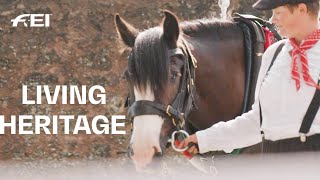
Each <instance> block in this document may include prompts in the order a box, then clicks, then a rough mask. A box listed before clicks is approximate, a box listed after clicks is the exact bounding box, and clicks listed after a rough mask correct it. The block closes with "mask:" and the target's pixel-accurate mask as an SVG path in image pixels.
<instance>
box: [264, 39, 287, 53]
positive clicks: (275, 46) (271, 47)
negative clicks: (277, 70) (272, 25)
mask: <svg viewBox="0 0 320 180" xmlns="http://www.w3.org/2000/svg"><path fill="white" fill-rule="evenodd" d="M287 41H288V39H282V40H280V41H277V42H275V43H273V44H272V45H271V46H269V47H268V48H267V49H266V51H265V52H264V53H265V54H266V55H270V54H274V53H275V51H276V50H277V49H278V47H279V46H280V44H283V43H286V42H287Z"/></svg>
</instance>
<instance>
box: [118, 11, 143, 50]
mask: <svg viewBox="0 0 320 180" xmlns="http://www.w3.org/2000/svg"><path fill="white" fill-rule="evenodd" d="M114 22H115V25H116V28H117V32H118V35H119V37H120V38H121V39H122V41H123V42H124V43H125V44H126V45H127V46H129V47H133V46H134V42H135V39H136V37H137V36H138V34H139V31H138V30H137V29H136V28H134V27H133V26H132V25H130V24H129V23H127V22H126V21H125V20H123V19H122V18H121V17H120V16H119V14H116V15H115V16H114Z"/></svg>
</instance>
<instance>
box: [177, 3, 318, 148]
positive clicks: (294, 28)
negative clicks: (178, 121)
mask: <svg viewBox="0 0 320 180" xmlns="http://www.w3.org/2000/svg"><path fill="white" fill-rule="evenodd" d="M253 8H255V9H258V10H271V9H272V13H273V14H272V17H271V20H272V23H274V24H275V25H276V26H277V27H278V30H279V33H280V34H281V35H282V36H283V37H286V38H285V39H283V40H281V41H279V42H277V43H275V44H273V45H272V46H270V47H269V48H268V49H267V50H266V51H265V53H264V54H263V56H262V64H261V68H260V72H259V76H258V80H257V86H256V92H255V101H254V104H253V105H252V110H250V111H249V112H247V113H244V114H242V115H241V116H238V117H236V118H235V119H233V120H230V121H227V122H219V123H217V124H214V125H213V126H211V127H210V128H208V129H205V130H201V131H198V132H196V133H195V134H193V135H191V136H189V137H188V138H186V139H184V140H183V141H182V142H181V143H180V145H179V147H178V148H185V147H187V146H188V145H189V148H188V151H189V152H190V153H198V151H199V153H205V152H208V151H225V152H226V153H229V152H231V151H233V150H234V149H237V148H244V147H249V146H252V145H256V144H258V143H260V142H264V143H265V142H269V143H270V145H271V146H272V144H274V145H273V146H277V147H275V149H276V151H281V150H279V146H282V148H289V147H291V148H293V150H292V151H296V150H298V149H299V150H303V151H304V150H306V151H308V150H320V134H319V133H320V111H318V112H316V116H315V118H314V121H313V123H312V125H311V127H310V129H309V131H308V133H306V134H305V136H304V134H301V133H300V132H299V129H300V127H301V124H302V120H303V118H304V116H305V114H306V111H307V109H308V107H309V105H310V102H311V101H312V99H313V96H314V95H315V92H316V89H320V88H319V84H318V78H319V79H320V76H319V75H320V42H318V40H319V39H320V23H319V0H277V1H274V0H258V1H257V2H256V3H255V4H254V5H253ZM282 43H284V46H283V47H282V49H281V51H280V53H279V54H278V55H277V56H276V59H275V61H274V63H273V65H272V67H271V69H270V70H268V68H269V66H270V64H271V60H272V58H273V56H274V54H275V51H276V49H277V48H278V47H279V45H280V44H282ZM259 104H260V105H259ZM318 106H319V103H318ZM213 108H214V107H213ZM260 108H261V109H260ZM260 111H261V117H262V118H261V119H262V122H260ZM302 137H306V138H302ZM304 141H305V142H304ZM195 143H196V144H197V145H198V147H196V146H191V147H190V144H195ZM290 143H291V144H292V143H296V145H294V146H292V145H290ZM264 147H266V146H264ZM198 148H199V149H198ZM284 151H290V150H284ZM270 152H271V150H270Z"/></svg>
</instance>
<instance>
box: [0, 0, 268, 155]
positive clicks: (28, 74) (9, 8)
mask: <svg viewBox="0 0 320 180" xmlns="http://www.w3.org/2000/svg"><path fill="white" fill-rule="evenodd" d="M254 2H255V0H231V3H230V6H229V9H228V12H229V14H232V13H233V12H239V13H247V14H253V15H257V16H259V17H263V18H266V19H268V18H269V17H270V12H258V11H255V10H253V9H252V8H251V5H252V4H253V3H254ZM163 9H168V10H170V11H172V12H174V13H175V14H176V15H177V16H178V17H179V19H180V20H181V21H186V20H193V19H198V18H210V17H220V13H221V10H220V8H219V6H218V0H158V1H155V0H135V1H129V0H94V1H93V0H92V1H89V0H52V1H45V0H43V1H38V0H17V1H15V0H0V114H1V115H5V117H6V119H9V117H10V115H49V116H50V115H64V114H66V115H75V116H77V115H86V116H87V117H88V119H91V118H92V117H94V116H96V115H105V116H107V117H109V119H110V117H111V115H116V114H126V109H125V108H124V107H123V106H124V101H125V98H126V95H127V89H126V88H127V87H126V82H125V80H123V79H122V74H123V72H124V69H125V67H126V66H127V62H126V57H127V54H126V53H127V51H126V47H125V46H124V45H123V44H122V43H121V42H120V41H119V40H118V36H117V33H116V29H115V26H114V23H113V15H114V14H115V13H119V14H120V15H121V16H122V17H123V18H124V19H126V20H127V21H128V22H130V23H132V24H133V25H134V26H135V27H137V28H138V29H140V30H143V29H147V28H150V27H153V26H157V25H159V23H160V22H161V20H162V18H163V14H162V13H161V10H163ZM36 13H38V14H52V16H51V19H50V21H51V22H50V27H49V28H25V27H23V26H21V25H22V24H20V26H18V27H17V28H14V27H12V24H11V22H10V21H11V19H14V18H15V17H17V16H18V15H20V14H36ZM22 84H25V85H28V86H29V95H30V98H32V97H33V98H34V97H35V87H36V85H49V86H50V87H54V86H56V85H87V86H88V87H90V86H93V85H101V86H103V87H104V88H105V89H106V91H107V93H106V94H107V104H106V105H91V104H90V103H88V104H87V105H61V103H58V104H56V105H47V104H42V105H23V104H22V100H21V95H22V93H21V92H22V90H21V88H22ZM124 122H126V121H124ZM72 126H73V125H72V124H71V128H72ZM59 128H60V130H61V129H63V127H61V126H59ZM125 130H126V132H127V134H126V135H87V134H84V133H82V134H81V133H80V134H78V135H63V134H62V133H60V134H59V135H45V134H44V133H43V134H41V135H18V134H16V135H11V134H10V132H9V133H6V134H5V135H0V160H18V161H21V160H23V161H29V160H65V159H76V160H77V159H82V160H83V159H84V160H86V159H89V160H94V159H101V158H106V159H109V158H110V159H118V158H122V157H124V152H125V150H126V146H127V143H128V140H129V137H130V126H129V123H127V122H126V129H125ZM7 132H8V131H7Z"/></svg>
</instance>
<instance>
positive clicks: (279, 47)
mask: <svg viewBox="0 0 320 180" xmlns="http://www.w3.org/2000/svg"><path fill="white" fill-rule="evenodd" d="M283 46H284V42H283V43H281V44H280V45H279V46H278V48H277V50H276V52H275V53H274V55H273V58H272V60H271V63H270V66H269V68H268V70H267V73H266V74H268V72H269V71H270V69H271V67H272V65H273V63H274V61H275V60H276V59H277V56H278V54H279V53H280V51H281V50H282V47H283ZM259 111H260V126H261V125H262V111H261V104H260V99H259Z"/></svg>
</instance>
